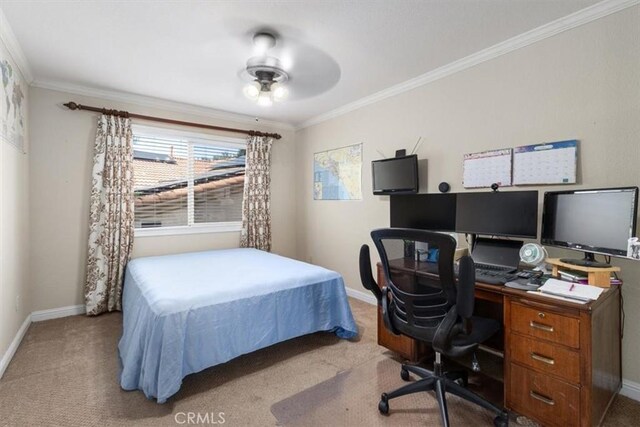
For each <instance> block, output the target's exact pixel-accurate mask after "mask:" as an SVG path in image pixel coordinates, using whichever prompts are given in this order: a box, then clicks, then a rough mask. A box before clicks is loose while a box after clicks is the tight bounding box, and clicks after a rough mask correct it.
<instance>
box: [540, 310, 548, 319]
mask: <svg viewBox="0 0 640 427" xmlns="http://www.w3.org/2000/svg"><path fill="white" fill-rule="evenodd" d="M538 317H539V318H541V319H544V318H545V317H546V315H545V314H544V313H543V312H541V311H540V312H538Z"/></svg>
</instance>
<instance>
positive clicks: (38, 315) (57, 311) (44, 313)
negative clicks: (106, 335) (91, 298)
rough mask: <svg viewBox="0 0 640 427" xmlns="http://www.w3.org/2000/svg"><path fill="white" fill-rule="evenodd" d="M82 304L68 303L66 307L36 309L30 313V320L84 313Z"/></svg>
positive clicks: (36, 320)
mask: <svg viewBox="0 0 640 427" xmlns="http://www.w3.org/2000/svg"><path fill="white" fill-rule="evenodd" d="M84 312H85V307H84V305H70V306H67V307H60V308H52V309H49V310H38V311H34V312H33V313H31V321H32V322H42V321H43V320H51V319H58V318H60V317H68V316H76V315H78V314H84Z"/></svg>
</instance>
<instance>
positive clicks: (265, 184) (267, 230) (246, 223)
mask: <svg viewBox="0 0 640 427" xmlns="http://www.w3.org/2000/svg"><path fill="white" fill-rule="evenodd" d="M272 142H273V139H272V138H269V137H264V136H249V138H248V139H247V164H246V167H245V175H244V197H243V201H242V233H241V235H240V246H241V247H243V248H256V249H261V250H263V251H267V252H269V251H271V209H270V197H271V195H270V193H271V144H272Z"/></svg>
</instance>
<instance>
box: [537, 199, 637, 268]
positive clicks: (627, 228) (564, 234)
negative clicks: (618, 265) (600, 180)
mask: <svg viewBox="0 0 640 427" xmlns="http://www.w3.org/2000/svg"><path fill="white" fill-rule="evenodd" d="M637 214H638V187H622V188H603V189H595V190H571V191H554V192H547V193H544V208H543V213H542V239H541V240H542V244H543V245H551V246H559V247H562V248H569V249H574V250H578V251H584V253H585V256H584V259H581V260H578V259H562V261H563V262H567V263H570V264H576V265H583V266H588V267H599V266H604V265H606V264H601V263H597V262H595V258H594V254H603V255H613V256H619V257H625V256H626V255H627V241H628V239H629V238H630V237H633V236H634V235H635V231H636V221H637V218H636V216H637Z"/></svg>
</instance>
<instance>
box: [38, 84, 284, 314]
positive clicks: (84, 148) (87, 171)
mask: <svg viewBox="0 0 640 427" xmlns="http://www.w3.org/2000/svg"><path fill="white" fill-rule="evenodd" d="M71 100H73V101H75V102H78V103H81V104H85V105H94V106H107V107H110V108H116V109H122V110H129V111H135V112H137V113H140V114H147V115H155V116H160V117H169V118H175V119H178V120H186V121H194V122H202V123H210V124H214V125H219V126H229V127H240V128H256V129H258V128H260V130H265V131H277V132H278V133H280V134H282V135H283V139H281V140H279V141H276V142H274V146H273V156H272V182H273V185H272V216H273V251H274V252H276V253H279V254H282V255H286V256H294V255H295V253H294V252H295V250H294V248H295V229H294V227H293V226H292V224H293V223H294V220H295V203H294V196H295V195H294V193H293V191H292V190H290V187H291V184H292V183H293V182H295V181H294V176H293V174H294V169H293V167H292V166H291V165H293V162H294V150H293V132H292V131H286V130H285V131H283V130H279V129H268V128H266V127H264V126H262V127H261V126H255V127H252V125H251V124H248V125H247V124H238V123H235V122H223V121H220V120H214V119H209V118H206V117H198V116H194V115H190V114H179V113H176V112H171V111H161V110H158V109H154V108H148V107H141V106H136V105H130V104H125V103H120V102H113V101H107V100H103V99H96V98H89V97H82V96H77V95H71V94H67V93H63V92H57V91H51V90H45V89H40V88H32V89H31V93H30V113H31V117H33V121H32V122H31V135H32V138H31V140H32V143H31V145H32V153H31V159H30V168H31V170H30V173H31V182H30V186H29V192H30V195H31V198H32V200H33V204H32V216H31V222H30V224H31V232H32V234H31V257H30V268H31V271H32V275H31V280H32V283H33V286H32V289H33V310H43V309H49V308H57V307H64V306H69V305H75V304H83V303H84V301H83V292H82V288H83V283H84V279H85V265H84V263H85V259H86V244H87V235H88V219H89V193H90V182H91V165H92V155H93V140H94V138H95V131H96V120H97V115H96V114H94V113H88V112H78V111H76V112H72V111H69V110H67V109H66V108H64V107H63V106H62V104H63V103H64V102H68V101H71ZM146 124H149V125H150V124H152V123H150V122H146ZM232 135H233V136H237V135H238V134H232ZM238 242H239V233H238V232H233V233H206V234H188V235H180V236H154V237H138V238H136V239H135V242H134V250H133V256H134V257H140V256H147V255H161V254H168V253H178V252H188V251H194V250H206V249H216V248H230V247H237V246H238Z"/></svg>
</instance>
